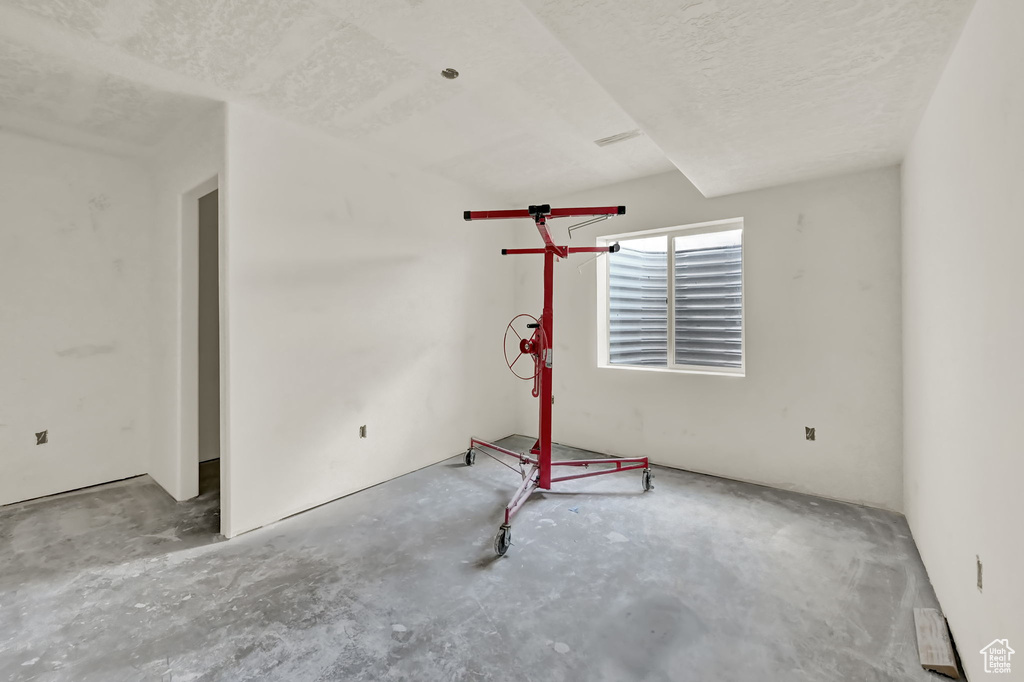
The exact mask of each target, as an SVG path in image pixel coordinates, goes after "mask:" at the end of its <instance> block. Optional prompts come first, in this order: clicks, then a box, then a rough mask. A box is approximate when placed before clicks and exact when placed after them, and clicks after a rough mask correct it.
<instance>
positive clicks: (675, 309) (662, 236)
mask: <svg viewBox="0 0 1024 682" xmlns="http://www.w3.org/2000/svg"><path fill="white" fill-rule="evenodd" d="M742 237H743V231H742V222H741V221H739V220H735V221H722V222H720V223H712V224H708V225H706V226H704V229H701V226H697V227H695V228H692V229H691V228H672V229H670V230H663V231H660V232H659V233H658V234H655V235H650V233H646V234H645V236H637V237H632V238H631V237H630V235H620V236H619V238H617V239H615V238H607V239H605V240H603V241H607V242H611V241H618V242H619V244H620V247H621V248H620V250H619V251H618V252H617V253H613V254H610V255H609V256H608V264H607V292H606V296H607V316H608V317H607V344H606V352H607V355H606V360H607V363H608V364H609V365H617V366H639V367H665V368H671V369H703V370H711V371H715V370H720V371H723V372H728V373H739V372H742V370H743V241H742ZM669 245H671V250H670V248H669ZM670 271H671V273H672V278H671V286H670V285H669V276H668V275H669V272H670ZM670 349H671V350H670Z"/></svg>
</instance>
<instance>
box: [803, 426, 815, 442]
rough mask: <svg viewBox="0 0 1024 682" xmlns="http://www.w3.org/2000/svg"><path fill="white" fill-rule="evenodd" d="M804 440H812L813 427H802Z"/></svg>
mask: <svg viewBox="0 0 1024 682" xmlns="http://www.w3.org/2000/svg"><path fill="white" fill-rule="evenodd" d="M804 438H806V439H807V440H814V427H813V426H805V427H804Z"/></svg>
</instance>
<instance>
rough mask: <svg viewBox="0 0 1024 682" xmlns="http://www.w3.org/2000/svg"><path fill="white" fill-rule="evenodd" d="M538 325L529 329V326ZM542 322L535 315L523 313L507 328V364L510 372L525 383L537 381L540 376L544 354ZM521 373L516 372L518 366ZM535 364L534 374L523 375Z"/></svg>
mask: <svg viewBox="0 0 1024 682" xmlns="http://www.w3.org/2000/svg"><path fill="white" fill-rule="evenodd" d="M531 324H533V325H537V326H536V327H533V328H531V327H528V326H527V325H531ZM541 334H542V332H541V329H540V322H539V321H538V320H537V318H536V317H534V316H533V315H527V314H526V313H521V314H519V315H516V316H515V317H513V318H512V321H511V322H509V323H508V326H507V327H505V364H506V365H508V368H509V370H511V372H512V373H513V374H515V375H516V376H517V377H519V378H520V379H522V380H523V381H530V380H531V379H535V378H536V377H537V375H538V374H540V362H538V358H540V354H541V352H543V348H542V346H543V344H542V343H541V338H542V337H541ZM517 363H518V365H519V368H518V369H519V371H516V369H517V368H516V364H517ZM531 363H532V364H533V370H532V372H533V373H532V374H521V373H520V372H523V371H527V372H528V371H530V370H529V369H528V368H529V366H530V364H531Z"/></svg>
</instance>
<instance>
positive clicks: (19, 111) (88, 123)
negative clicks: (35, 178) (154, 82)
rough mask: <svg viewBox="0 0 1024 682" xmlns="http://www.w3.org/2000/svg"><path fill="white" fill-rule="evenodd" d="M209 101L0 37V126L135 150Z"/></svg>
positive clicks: (146, 146)
mask: <svg viewBox="0 0 1024 682" xmlns="http://www.w3.org/2000/svg"><path fill="white" fill-rule="evenodd" d="M211 106H214V103H213V102H211V101H209V100H207V99H203V98H199V97H193V96H189V95H180V94H171V93H169V92H166V91H164V90H160V89H156V88H152V87H149V86H147V85H144V84H142V83H139V82H137V81H133V80H128V79H125V78H121V77H118V76H115V75H112V74H110V73H108V72H106V71H101V70H99V69H96V68H93V67H90V66H89V65H86V64H82V63H80V62H75V61H73V60H71V59H67V58H63V57H59V56H55V55H52V54H50V53H46V52H41V51H39V50H37V49H34V48H32V47H28V46H25V45H18V44H16V43H12V42H6V41H0V126H5V127H9V128H14V129H18V130H22V131H24V132H30V133H34V134H42V135H45V136H47V137H56V138H59V139H62V140H63V141H68V142H77V143H82V144H87V145H90V146H100V147H106V148H108V149H110V148H112V149H111V150H113V151H119V152H126V153H134V154H141V153H145V151H146V150H147V149H150V148H152V147H153V146H155V145H156V144H157V143H159V142H160V140H161V139H162V138H163V136H164V135H165V134H166V133H167V131H169V130H171V129H173V128H174V127H175V126H176V125H178V124H179V123H180V122H181V121H182V120H185V119H189V118H192V117H194V116H196V115H199V114H201V113H202V112H204V111H206V110H208V109H209V108H210V107H211Z"/></svg>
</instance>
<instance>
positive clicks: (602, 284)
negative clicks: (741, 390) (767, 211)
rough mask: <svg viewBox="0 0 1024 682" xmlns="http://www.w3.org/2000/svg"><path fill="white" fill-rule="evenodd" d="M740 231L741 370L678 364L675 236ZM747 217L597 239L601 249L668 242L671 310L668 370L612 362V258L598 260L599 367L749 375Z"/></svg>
mask: <svg viewBox="0 0 1024 682" xmlns="http://www.w3.org/2000/svg"><path fill="white" fill-rule="evenodd" d="M736 229H739V230H740V248H741V249H743V254H744V256H743V259H742V262H741V263H740V294H741V296H740V319H741V320H742V324H741V325H740V366H739V367H709V366H706V365H680V364H677V363H676V350H675V349H676V310H675V308H676V306H675V296H676V286H675V265H676V263H675V261H676V250H675V248H674V242H673V239H674V238H675V237H689V236H695V235H699V234H709V233H712V232H729V231H731V230H736ZM744 232H745V230H744V225H743V218H742V217H741V218H726V219H724V220H711V221H708V222H703V223H693V224H691V225H677V226H675V227H661V228H657V229H653V230H640V231H637V232H625V233H622V234H610V235H605V236H602V237H598V238H597V246H611V245H612V244H614V243H615V242H618V241H624V240H627V239H642V238H644V237H661V236H664V237H666V238H667V239H668V264H667V267H668V273H669V277H668V280H667V281H668V287H667V289H668V299H667V300H666V301H665V306H666V308H667V310H668V365H667V366H665V367H651V366H650V365H621V364H615V365H613V364H611V363H610V362H609V350H608V349H609V346H610V345H611V338H610V325H609V316H610V315H611V310H610V301H609V296H608V292H609V287H610V282H609V280H608V259H607V258H598V259H597V366H598V367H600V368H602V369H626V370H639V371H643V372H674V373H677V374H717V375H722V376H735V377H743V376H746V369H747V292H746V287H747V276H746V267H747V258H746V249H745V248H743V237H744Z"/></svg>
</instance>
